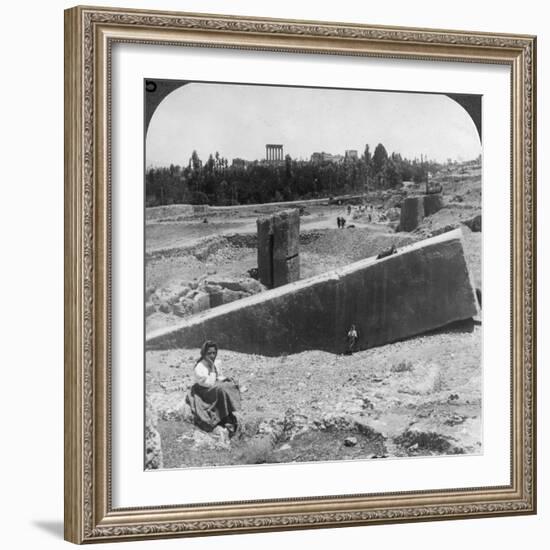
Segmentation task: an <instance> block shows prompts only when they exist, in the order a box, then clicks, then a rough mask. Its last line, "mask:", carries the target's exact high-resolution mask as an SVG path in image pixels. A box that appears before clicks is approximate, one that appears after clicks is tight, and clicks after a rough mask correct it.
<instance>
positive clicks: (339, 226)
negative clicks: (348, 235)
mask: <svg viewBox="0 0 550 550" xmlns="http://www.w3.org/2000/svg"><path fill="white" fill-rule="evenodd" d="M336 223H337V225H338V229H340V228H341V227H342V218H341V217H340V216H338V217H337V218H336Z"/></svg>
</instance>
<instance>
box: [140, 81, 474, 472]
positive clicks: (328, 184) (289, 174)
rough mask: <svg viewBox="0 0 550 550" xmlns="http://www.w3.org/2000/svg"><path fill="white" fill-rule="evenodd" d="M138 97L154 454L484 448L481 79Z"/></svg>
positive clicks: (181, 91) (297, 456)
mask: <svg viewBox="0 0 550 550" xmlns="http://www.w3.org/2000/svg"><path fill="white" fill-rule="evenodd" d="M143 93H144V102H145V113H144V118H145V120H144V125H145V133H144V135H145V144H144V147H145V167H144V179H145V185H144V188H145V196H144V202H145V228H144V231H145V255H144V256H145V265H144V270H145V289H144V293H145V302H144V311H145V328H144V332H145V344H144V348H145V369H146V372H145V393H146V396H145V399H146V418H145V468H146V469H172V468H193V467H195V468H197V467H201V468H204V467H215V466H236V465H251V464H274V463H277V464H285V463H294V462H317V461H346V460H373V459H379V460H380V459H419V458H422V457H428V456H432V457H433V456H436V455H437V456H449V457H452V456H456V455H476V454H482V453H483V437H482V434H483V422H482V420H483V419H482V398H481V397H482V387H481V382H482V348H481V341H482V337H481V336H482V328H483V327H482V316H481V311H482V309H481V308H482V250H481V243H482V233H481V229H482V223H481V220H482V128H481V120H482V116H481V112H482V97H481V96H479V95H466V94H464V95H459V94H453V93H449V94H442V93H416V92H409V91H406V90H405V91H399V92H396V91H383V90H362V89H338V88H313V87H311V88H309V87H297V86H272V85H251V84H243V83H220V82H189V81H174V80H158V79H147V80H145V82H144V92H143Z"/></svg>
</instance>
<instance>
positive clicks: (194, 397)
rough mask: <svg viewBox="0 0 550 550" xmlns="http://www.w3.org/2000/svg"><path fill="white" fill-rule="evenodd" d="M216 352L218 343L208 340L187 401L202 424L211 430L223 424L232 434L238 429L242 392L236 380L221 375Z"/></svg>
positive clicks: (203, 427) (207, 429)
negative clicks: (237, 414) (236, 414)
mask: <svg viewBox="0 0 550 550" xmlns="http://www.w3.org/2000/svg"><path fill="white" fill-rule="evenodd" d="M217 355H218V346H217V344H215V343H214V342H212V341H210V340H207V341H206V342H205V343H204V344H203V345H202V347H201V356H200V359H199V360H198V361H197V362H196V363H195V369H194V374H195V383H194V384H193V386H191V389H190V390H189V393H188V395H187V402H188V403H189V406H190V407H191V411H192V412H193V418H194V421H195V424H196V425H197V426H198V427H199V428H201V429H203V430H206V431H212V430H213V429H214V428H215V427H216V426H223V427H224V428H226V429H227V431H228V432H229V435H233V434H234V433H235V431H236V430H237V418H236V416H235V411H238V410H239V409H240V408H241V392H240V390H239V386H238V385H237V383H236V382H234V381H233V380H232V379H230V378H226V377H225V376H223V375H222V373H221V370H220V361H219V360H216V357H217Z"/></svg>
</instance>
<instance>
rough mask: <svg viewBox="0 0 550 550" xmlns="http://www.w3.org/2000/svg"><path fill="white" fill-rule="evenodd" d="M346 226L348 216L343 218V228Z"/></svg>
mask: <svg viewBox="0 0 550 550" xmlns="http://www.w3.org/2000/svg"><path fill="white" fill-rule="evenodd" d="M344 227H346V218H342V229H343V228H344Z"/></svg>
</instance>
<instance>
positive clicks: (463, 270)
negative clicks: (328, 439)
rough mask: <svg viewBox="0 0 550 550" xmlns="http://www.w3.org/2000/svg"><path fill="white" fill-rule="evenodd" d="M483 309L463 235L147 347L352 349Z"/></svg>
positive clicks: (191, 324)
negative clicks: (350, 335) (349, 344)
mask: <svg viewBox="0 0 550 550" xmlns="http://www.w3.org/2000/svg"><path fill="white" fill-rule="evenodd" d="M476 314H477V303H476V296H475V291H474V286H473V284H472V281H471V278H470V273H469V270H468V265H467V263H466V259H465V256H464V249H463V245H462V233H461V230H460V229H457V230H455V231H450V232H448V233H444V234H443V235H439V236H437V237H432V238H430V239H426V240H424V241H420V242H418V243H414V244H412V245H409V246H407V247H404V248H402V249H399V250H398V252H397V253H396V254H393V255H391V256H387V257H386V258H382V259H380V260H377V259H376V258H368V259H365V260H361V261H359V262H356V263H353V264H349V265H347V266H345V267H343V268H341V269H338V270H336V271H331V272H327V273H325V274H322V275H319V276H316V277H312V278H310V279H303V280H301V281H298V282H295V283H292V284H289V285H285V286H283V287H280V288H276V289H273V290H269V291H266V292H262V293H260V294H257V295H255V296H250V297H248V298H244V299H242V300H239V301H237V302H233V303H231V304H226V305H223V306H220V307H219V308H216V309H215V310H209V311H207V312H203V313H201V314H199V315H197V316H196V317H192V318H190V319H187V320H185V321H182V322H180V324H178V325H177V326H175V327H171V328H168V329H167V328H165V329H160V330H157V331H155V332H152V333H150V334H148V335H147V338H146V346H147V348H148V349H167V348H199V347H200V345H201V344H202V342H203V341H204V340H206V339H212V340H214V341H216V342H217V343H218V344H219V345H220V347H222V348H226V349H231V350H235V351H240V352H245V353H257V354H262V355H280V354H282V353H297V352H300V351H304V350H308V349H321V350H326V351H332V352H336V353H340V352H343V351H345V347H346V334H347V331H348V330H349V327H350V326H351V325H352V324H354V325H355V326H356V327H357V330H358V333H359V335H358V336H359V338H358V342H357V348H358V349H366V348H370V347H373V346H379V345H382V344H386V343H389V342H394V341H396V340H401V339H403V338H407V337H409V336H414V335H416V334H421V333H424V332H426V331H429V330H433V329H436V328H439V327H442V326H445V325H447V324H449V323H452V322H454V321H459V320H463V319H468V318H471V317H473V316H475V315H476Z"/></svg>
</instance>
